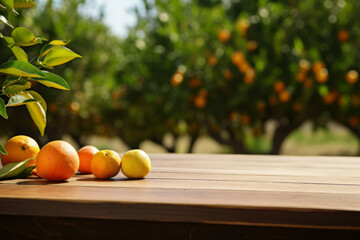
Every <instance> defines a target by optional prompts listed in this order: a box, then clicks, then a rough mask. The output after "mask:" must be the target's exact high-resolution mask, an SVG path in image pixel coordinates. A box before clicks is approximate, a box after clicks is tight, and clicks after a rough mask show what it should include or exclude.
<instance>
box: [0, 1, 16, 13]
mask: <svg viewBox="0 0 360 240" xmlns="http://www.w3.org/2000/svg"><path fill="white" fill-rule="evenodd" d="M1 2H2V3H3V4H4V5H5V7H6V8H7V10H8V11H9V10H11V9H13V8H14V0H1Z"/></svg>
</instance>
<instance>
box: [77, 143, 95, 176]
mask: <svg viewBox="0 0 360 240" xmlns="http://www.w3.org/2000/svg"><path fill="white" fill-rule="evenodd" d="M98 151H99V149H97V148H96V147H94V146H85V147H82V148H81V149H80V150H79V151H78V155H79V160H80V165H79V172H81V173H91V168H90V162H91V159H92V158H93V157H94V155H95V154H96V153H97V152H98Z"/></svg>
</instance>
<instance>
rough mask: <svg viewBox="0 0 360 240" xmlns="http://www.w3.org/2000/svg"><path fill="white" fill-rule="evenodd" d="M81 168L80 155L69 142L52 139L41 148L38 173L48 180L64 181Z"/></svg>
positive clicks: (37, 158) (37, 161) (37, 163)
mask: <svg viewBox="0 0 360 240" xmlns="http://www.w3.org/2000/svg"><path fill="white" fill-rule="evenodd" d="M78 169H79V156H78V153H77V152H76V150H75V149H74V148H73V146H71V145H70V144H69V143H67V142H65V141H61V140H57V141H52V142H49V143H48V144H46V145H45V146H44V147H42V148H41V150H40V152H39V153H38V155H37V157H36V171H37V175H38V176H39V177H41V178H44V179H46V180H48V181H64V180H67V179H69V178H71V177H72V176H74V175H75V173H76V172H77V170H78Z"/></svg>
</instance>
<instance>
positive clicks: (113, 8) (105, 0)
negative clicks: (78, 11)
mask: <svg viewBox="0 0 360 240" xmlns="http://www.w3.org/2000/svg"><path fill="white" fill-rule="evenodd" d="M89 3H90V4H88V6H87V7H86V8H85V9H84V11H85V13H87V14H90V15H94V16H98V15H99V13H100V9H101V7H102V6H103V7H104V13H105V14H104V18H105V19H104V21H105V24H107V25H108V26H109V27H110V28H111V30H112V32H113V33H114V34H115V35H117V36H121V37H124V36H126V34H127V26H133V25H134V24H135V22H136V18H135V15H134V13H132V12H131V8H133V7H135V6H141V5H142V1H141V0H90V1H89Z"/></svg>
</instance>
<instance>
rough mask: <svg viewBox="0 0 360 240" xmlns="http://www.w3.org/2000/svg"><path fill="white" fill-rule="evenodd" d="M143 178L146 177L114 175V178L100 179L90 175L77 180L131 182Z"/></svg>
mask: <svg viewBox="0 0 360 240" xmlns="http://www.w3.org/2000/svg"><path fill="white" fill-rule="evenodd" d="M141 180H145V178H138V179H130V178H126V177H113V178H106V179H100V178H96V177H88V178H78V179H76V181H88V182H109V181H113V182H117V181H126V182H128V181H129V182H131V181H141Z"/></svg>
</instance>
